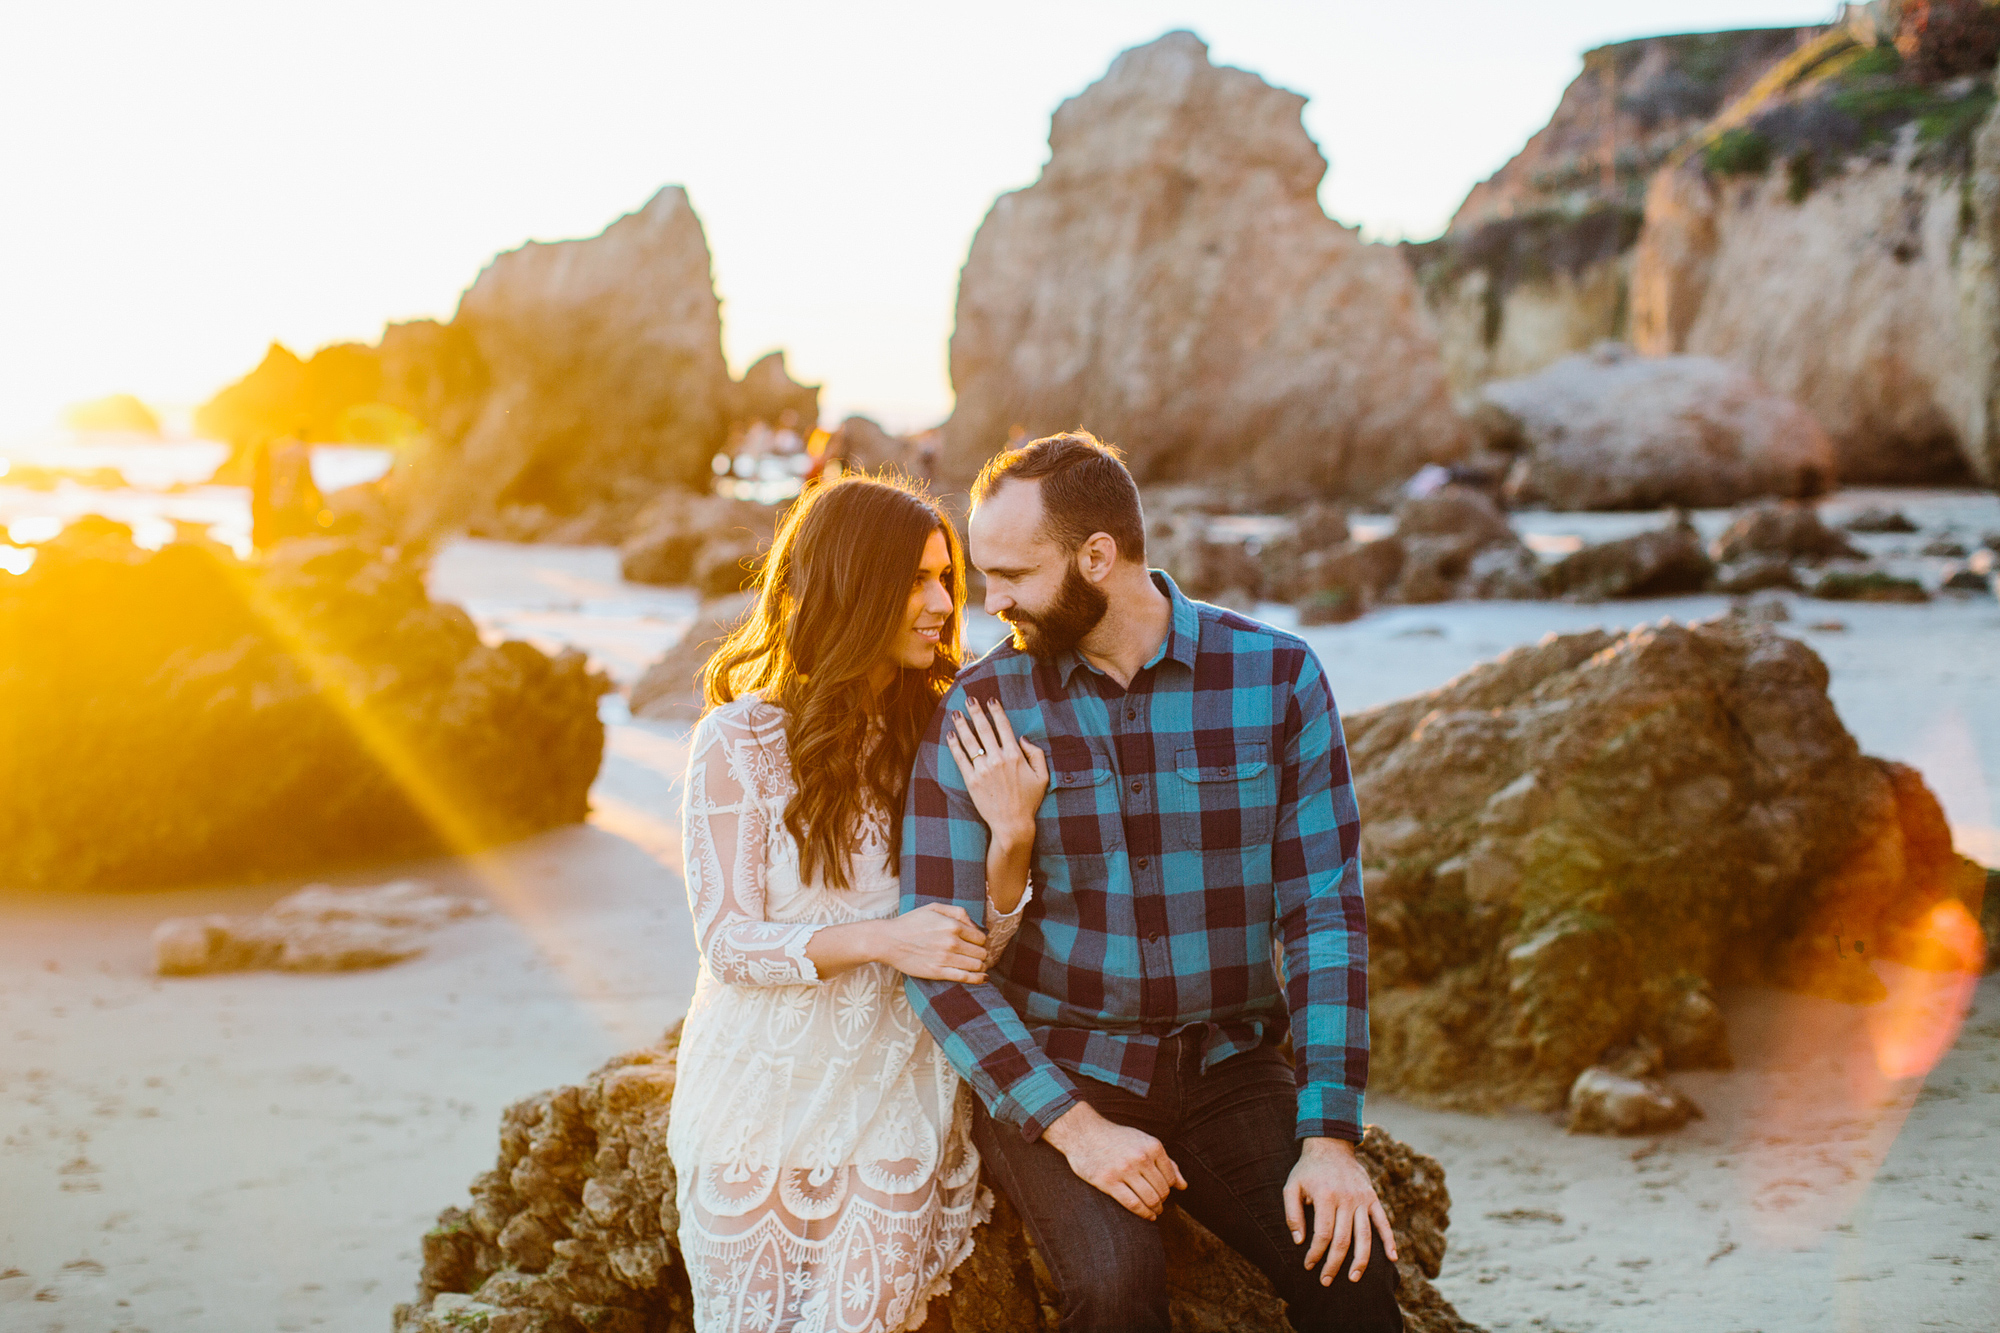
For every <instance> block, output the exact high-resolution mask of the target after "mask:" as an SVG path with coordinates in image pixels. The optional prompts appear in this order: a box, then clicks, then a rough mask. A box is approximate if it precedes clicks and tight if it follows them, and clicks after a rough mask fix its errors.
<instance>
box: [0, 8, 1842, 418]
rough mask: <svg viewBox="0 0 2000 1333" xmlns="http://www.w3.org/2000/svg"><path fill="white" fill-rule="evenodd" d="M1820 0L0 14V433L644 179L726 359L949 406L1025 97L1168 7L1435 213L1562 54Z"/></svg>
mask: <svg viewBox="0 0 2000 1333" xmlns="http://www.w3.org/2000/svg"><path fill="white" fill-rule="evenodd" d="M1834 8H1835V6H1833V5H1831V4H1825V3H1818V2H1817V0H1810V2H1807V3H1799V2H1797V0H1792V2H1789V3H1788V2H1787V0H1676V2H1674V3H1669V2H1668V0H1534V3H1531V4H1521V3H1511V4H1509V3H1495V2H1494V0H1428V2H1425V0H1405V3H1402V4H1396V5H1387V4H1382V3H1379V2H1377V3H1366V4H1364V3H1358V2H1356V0H1309V2H1298V3H1286V2H1280V0H1008V2H1007V3H1005V4H967V3H953V2H952V0H925V2H923V3H900V2H897V3H891V2H888V0H882V2H876V0H857V2H855V3H839V2H838V0H820V2H819V3H790V2H789V0H770V2H768V3H751V2H746V0H735V2H734V3H729V2H726V0H711V2H710V3H707V4H699V5H697V4H682V3H669V2H666V0H565V3H561V4H556V3H546V2H544V3H528V2H526V0H478V2H477V3H463V2H461V0H341V2H340V3H338V4H334V3H322V2H321V0H175V2H174V3H172V4H161V3H159V0H143V2H141V3H114V2H113V0H62V2H61V3H51V4H12V5H6V6H4V7H0V442H4V441H5V440H7V439H10V438H18V437H20V436H22V435H24V434H32V433H39V432H42V431H45V430H46V429H47V428H48V427H49V426H50V425H51V424H52V423H53V422H54V421H55V419H56V418H57V416H58V415H59V413H60V411H61V408H62V407H63V405H65V404H67V403H70V402H75V401H79V400H81V399H85V398H90V397H95V396H97V395H99V394H104V393H110V392H118V391H125V392H134V393H137V394H139V395H140V396H141V397H144V398H146V399H148V400H149V401H152V402H156V403H160V404H163V405H166V406H168V407H169V408H174V407H179V408H185V407H187V406H191V405H192V404H194V403H196V402H198V401H200V400H201V399H203V398H205V397H206V396H207V395H208V394H210V393H212V392H214V390H216V389H217V388H220V387H221V386H222V385H223V384H225V383H227V382H228V381H230V380H231V379H234V378H235V377H236V376H238V375H240V374H242V373H243V372H244V371H246V370H247V369H249V368H250V367H251V366H252V365H253V364H255V363H256V361H257V360H258V359H259V358H260V357H261V356H262V354H263V351H264V348H265V346H266V344H268V343H269V342H270V341H272V340H274V339H275V340H279V341H282V342H284V343H285V344H286V345H287V346H289V347H291V348H292V349H293V350H294V351H298V352H301V353H306V352H310V351H311V350H312V349H313V348H315V347H318V346H320V345H322V344H324V343H327V342H334V341H340V340H345V339H361V340H371V341H372V340H373V339H374V338H375V337H376V336H377V334H378V333H379V331H380V328H381V326H382V324H383V323H384V322H385V321H387V320H392V319H410V318H416V317H421V316H433V317H438V318H448V317H449V316H450V314H451V312H452V310H453V309H454V308H455V306H456V305H457V301H458V296H459V293H460V292H461V291H462V290H463V289H464V288H465V287H466V286H467V285H468V284H469V283H470V282H471V281H472V279H473V278H474V277H475V276H476V275H477V273H478V271H479V269H480V267H481V266H482V265H483V264H484V263H485V262H486V261H487V260H488V259H489V258H490V257H491V256H492V255H494V254H495V253H497V252H499V251H502V250H506V249H510V248H512V247H514V246H517V245H519V244H521V243H522V242H523V241H526V240H530V239H534V240H559V239H563V238H567V237H576V236H588V235H591V234H593V233H595V232H597V231H600V230H601V229H602V228H603V227H604V226H606V225H607V224H608V223H610V222H611V221H612V220H613V219H614V218H616V217H618V216H619V215H621V214H623V213H626V212H629V211H631V210H633V209H636V208H638V207H640V206H641V205H642V204H644V203H645V201H646V200H647V199H648V198H650V197H651V196H652V194H653V193H654V191H655V190H657V189H658V188H659V187H660V186H662V185H665V184H679V185H683V186H685V187H686V188H687V190H688V193H689V197H690V199H691V201H692V203H693V205H694V209H695V211H696V213H697V214H698V215H699V216H700V217H701V219H702V223H703V225H704V227H705V228H706V231H707V234H708V241H709V247H710V250H711V251H712V253H713V255H714V266H715V278H716V286H717V290H718V292H719V294H720V295H721V297H722V301H723V337H724V345H725V349H726V351H727V353H728V356H729V360H730V364H731V366H732V367H733V368H734V369H735V370H736V371H737V372H738V373H741V371H742V369H743V368H744V367H745V366H747V365H748V364H749V363H750V362H751V361H753V360H755V359H756V358H757V357H758V356H760V355H762V354H763V353H764V352H767V351H770V350H772V349H773V348H784V349H786V351H787V353H788V355H789V358H790V365H791V369H792V373H793V374H794V375H795V376H796V377H798V378H800V379H804V380H807V381H818V382H822V383H824V384H825V386H826V389H825V393H824V395H823V399H822V401H823V402H824V403H825V404H826V405H827V407H828V408H829V412H830V416H833V417H837V416H839V415H844V414H845V413H846V412H848V411H865V412H868V413H870V414H871V415H874V416H877V417H878V418H879V419H881V420H883V421H885V422H886V423H888V424H890V425H891V426H894V427H898V428H905V429H909V428H916V427H920V426H923V425H928V424H931V423H933V422H935V421H937V420H939V419H941V418H942V417H943V416H944V415H945V414H946V413H947V412H949V410H950V406H951V387H950V382H949V377H948V375H947V373H946V362H945V345H946V339H947V338H948V337H949V336H950V332H951V320H952V304H953V301H954V299H955V296H956V293H957V285H958V270H959V267H960V265H961V264H962V263H963V262H964V259H965V254H966V250H967V247H968V246H969V245H970V244H971V241H972V235H973V232H974V231H975V230H976V229H977V227H978V225H979V222H980V219H981V218H982V217H983V216H984V215H985V213H986V210H987V208H988V207H989V206H990V205H991V203H992V201H993V199H994V197H995V196H996V195H997V194H999V193H1001V192H1003V191H1006V190H1011V189H1016V188H1019V187H1021V186H1024V185H1027V184H1030V183H1031V182H1032V181H1033V180H1034V179H1035V176H1036V175H1037V173H1038V172H1039V171H1040V169H1041V166H1042V164H1043V163H1044V162H1045V161H1046V160H1047V156H1048V122H1049V116H1050V114H1051V113H1052V112H1053V111H1054V109H1055V107H1056V106H1057V104H1058V103H1060V102H1061V101H1062V100H1063V99H1064V98H1066V97H1069V96H1071V95H1073V94H1075V93H1077V92H1080V91H1081V90H1082V89H1083V88H1084V87H1085V86H1087V85H1088V84H1089V83H1091V82H1092V81H1093V80H1095V79H1096V78H1097V77H1098V76H1099V75H1101V74H1102V73H1103V71H1104V69H1105V67H1106V66H1107V65H1108V64H1109V63H1110V61H1111V60H1112V58H1113V57H1115V56H1116V55H1117V54H1118V52H1120V51H1121V50H1124V49H1126V48H1129V47H1132V46H1136V45H1140V44H1143V43H1145V42H1148V41H1151V40H1152V39H1153V38H1155V37H1158V36H1159V35H1160V34H1162V33H1164V32H1168V31H1171V30H1173V29H1176V28H1186V29H1189V30H1191V31H1193V32H1195V33H1197V34H1198V35H1200V36H1201V37H1202V38H1203V39H1204V40H1205V41H1207V42H1208V44H1209V47H1210V57H1211V59H1213V60H1214V61H1216V62H1217V63H1218V64H1229V65H1235V66H1238V67H1240V68H1244V69H1249V70H1253V71H1255V72H1257V73H1258V74H1260V75H1262V76H1263V77H1264V78H1266V79H1267V80H1269V81H1270V82H1272V83H1275V84H1278V85H1280V86H1282V87H1286V88H1290V89H1292V90H1294V91H1296V92H1299V93H1302V94H1304V95H1305V96H1306V97H1307V98H1308V99H1309V101H1308V103H1307V107H1306V111H1305V125H1306V129H1307V131H1308V132H1309V133H1310V134H1311V135H1312V137H1313V138H1314V140H1315V141H1316V142H1317V143H1318V144H1319V146H1320V148H1321V151H1322V152H1323V153H1324V154H1325V155H1326V157H1327V158H1328V159H1329V162H1330V169H1329V171H1328V173H1327V177H1326V180H1325V182H1324V183H1323V185H1322V187H1321V191H1320V198H1321V202H1322V204H1323V205H1324V206H1325V208H1326V209H1327V211H1328V212H1329V213H1330V214H1331V215H1332V216H1334V217H1336V218H1338V219H1339V220H1341V221H1342V222H1345V223H1349V224H1352V225H1358V226H1360V227H1361V228H1362V231H1363V234H1364V235H1365V236H1367V237H1369V238H1371V239H1383V240H1396V239H1401V238H1410V239H1422V238H1426V237H1430V236H1434V235H1436V234H1437V233H1438V232H1439V231H1441V230H1442V229H1443V227H1444V225H1445V223H1446V221H1447V220H1448V219H1449V218H1450V216H1451V213H1452V211H1453V209H1455V208H1456V207H1457V205H1458V203H1459V201H1460V200H1461V199H1462V198H1463V197H1464V195H1465V192H1466V191H1467V190H1468V189H1469V188H1470V187H1471V186H1472V184H1473V183H1474V182H1475V181H1477V180H1479V179H1481V178H1482V177H1484V176H1486V175H1488V174H1490V173H1491V172H1492V171H1494V170H1495V169H1496V168H1498V167H1499V166H1500V165H1501V164H1502V163H1503V162H1505V161H1506V160H1507V158H1508V157H1510V156H1511V155H1512V154H1513V153H1514V152H1515V151H1516V150H1518V149H1519V148H1520V146H1521V144H1522V143H1523V142H1524V141H1525V140H1526V139H1527V137H1528V136H1529V135H1530V134H1532V133H1534V131H1535V130H1536V129H1538V128H1540V126H1541V125H1542V124H1543V123H1544V122H1545V121H1546V120H1547V118H1548V116H1549V113H1550V112H1551V111H1552V110H1553V109H1554V108H1555V105H1556V102H1557V100H1558V99H1559V98H1560V97H1561V95H1562V90H1563V88H1564V86H1565V85H1566V84H1567V83H1568V82H1569V81H1570V79H1572V78H1573V77H1575V75H1576V73H1577V72H1578V70H1579V69H1580V68H1581V65H1580V55H1581V53H1582V52H1583V51H1584V50H1586V49H1588V48H1590V47H1593V46H1597V45H1600V44H1602V43H1604V42H1607V41H1616V40H1620V39H1623V38H1628V37H1635V36H1645V35H1649V34H1653V33H1663V32H1689V31H1703V30H1712V29H1720V28H1737V27H1757V26H1765V25H1793V24H1803V23H1815V22H1825V21H1827V20H1828V19H1829V18H1830V17H1831V16H1832V13H1833V10H1834Z"/></svg>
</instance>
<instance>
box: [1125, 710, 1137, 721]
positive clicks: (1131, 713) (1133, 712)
mask: <svg viewBox="0 0 2000 1333" xmlns="http://www.w3.org/2000/svg"><path fill="white" fill-rule="evenodd" d="M1137 716H1139V710H1138V709H1136V708H1128V709H1126V710H1125V720H1126V721H1127V722H1130V721H1131V720H1132V719H1133V718H1135V717H1137Z"/></svg>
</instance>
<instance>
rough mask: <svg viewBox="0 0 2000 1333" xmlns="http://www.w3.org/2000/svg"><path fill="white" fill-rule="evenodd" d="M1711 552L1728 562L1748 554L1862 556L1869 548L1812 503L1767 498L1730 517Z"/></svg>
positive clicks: (1810, 558) (1795, 557) (1830, 557)
mask: <svg viewBox="0 0 2000 1333" xmlns="http://www.w3.org/2000/svg"><path fill="white" fill-rule="evenodd" d="M1709 554H1711V555H1713V556H1714V557H1715V558H1716V559H1717V560H1718V561H1720V562H1722V563H1724V564H1728V563H1731V562H1734V561H1738V560H1742V559H1744V558H1745V557H1748V556H1781V557H1783V558H1785V559H1788V560H1808V561H1820V560H1843V559H1845V560H1859V559H1863V558H1865V554H1866V553H1865V552H1863V551H1862V550H1861V549H1860V548H1858V547H1856V546H1855V545H1854V543H1853V542H1850V541H1848V540H1847V538H1846V537H1845V536H1843V535H1841V532H1840V530H1839V529H1838V528H1830V527H1828V526H1827V525H1826V524H1825V523H1824V522H1823V521H1821V519H1820V516H1819V510H1817V509H1816V508H1814V507H1813V506H1812V505H1809V504H1788V503H1786V502H1784V501H1765V502H1764V503H1762V504H1756V505H1752V506H1750V508H1748V509H1746V510H1744V511H1743V512H1742V513H1740V514H1738V515H1737V516H1736V517H1735V518H1734V519H1732V520H1730V524H1729V527H1728V528H1727V529H1726V530H1725V531H1724V532H1723V534H1722V535H1721V536H1720V537H1717V538H1716V539H1715V541H1714V543H1713V544H1711V546H1710V547H1709Z"/></svg>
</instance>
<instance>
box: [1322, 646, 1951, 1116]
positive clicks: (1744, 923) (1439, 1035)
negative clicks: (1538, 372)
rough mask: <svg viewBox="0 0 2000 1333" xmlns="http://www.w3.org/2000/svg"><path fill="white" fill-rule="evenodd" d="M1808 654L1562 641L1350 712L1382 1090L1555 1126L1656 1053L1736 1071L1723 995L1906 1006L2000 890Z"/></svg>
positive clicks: (1373, 1082)
mask: <svg viewBox="0 0 2000 1333" xmlns="http://www.w3.org/2000/svg"><path fill="white" fill-rule="evenodd" d="M1826 684H1827V673H1826V668H1825V666H1824V664H1823V663H1822V662H1821V661H1820V659H1819V658H1818V657H1817V656H1816V655H1815V654H1814V653H1813V652H1812V650H1811V649H1809V648H1807V647H1806V646H1805V645H1804V644H1802V643H1799V642H1797V641H1796V640H1793V639H1791V638H1788V637H1786V636H1785V635H1783V634H1780V633H1778V632H1777V631H1775V630H1773V629H1771V628H1770V627H1768V626H1766V625H1761V624H1757V623H1753V622H1752V621H1750V620H1749V619H1748V618H1747V617H1741V616H1725V617H1722V618H1719V619H1717V620H1713V621H1709V622H1705V623H1702V624H1697V625H1679V624H1675V623H1673V622H1670V621H1667V622H1662V623H1660V624H1658V625H1655V626H1650V627H1647V628H1643V629H1638V630H1634V631H1631V632H1630V633H1626V634H1622V635H1619V634H1611V633H1607V632H1603V631H1590V632H1586V633H1580V634H1568V635H1551V636H1549V637H1548V638H1546V639H1544V640H1543V641H1542V642H1541V643H1539V644H1536V645H1533V646H1532V647H1525V648H1517V649H1515V650H1513V651H1511V652H1509V653H1506V654H1504V655H1503V656H1501V657H1499V658H1497V659H1495V660H1493V661H1490V662H1487V663H1484V664H1482V665H1480V666H1477V667H1474V668H1473V669H1472V670H1470V671H1468V672H1466V673H1465V674H1464V675H1462V676H1460V677H1459V678H1458V679H1456V680H1454V681H1452V682H1451V683H1450V684H1448V685H1446V686H1444V687H1443V688H1441V689H1437V690H1432V691H1430V692H1428V693H1426V694H1421V695H1417V696H1414V697H1412V698H1409V699H1404V700H1399V701H1397V702H1395V703H1392V704H1386V705H1383V706H1381V707H1378V708H1374V709H1369V710H1366V711H1363V712H1358V713H1354V714H1351V715H1349V716H1348V717H1346V718H1345V719H1344V722H1345V728H1346V736H1347V742H1348V755H1349V762H1350V764H1351V766H1352V768H1353V771H1354V773H1355V781H1356V788H1357V797H1358V799H1359V801H1360V804H1361V808H1362V809H1363V810H1365V811H1367V812H1368V818H1367V819H1366V820H1365V821H1364V822H1363V824H1362V831H1361V859H1362V864H1363V866H1364V869H1365V872H1366V875H1367V879H1368V925H1369V995H1370V1029H1369V1030H1370V1035H1371V1043H1372V1051H1371V1055H1370V1066H1369V1067H1370V1087H1371V1088H1372V1089H1375V1090H1377V1091H1380V1092H1383V1093H1387V1094H1391V1095H1396V1096H1403V1097H1409V1098H1413V1099H1416V1100H1420V1101H1423V1102H1426V1103H1430V1104H1435V1105H1443V1106H1456V1107H1463V1108H1471V1109H1493V1108H1499V1107H1509V1106H1516V1107H1530V1108H1536V1109H1542V1110H1555V1109H1557V1108H1559V1107H1561V1106H1562V1105H1563V1104H1564V1103H1565V1101H1566V1099H1567V1098H1568V1095H1569V1091H1570V1088H1571V1086H1572V1085H1573V1084H1574V1083H1575V1081H1576V1079H1577V1076H1578V1075H1579V1074H1581V1073H1583V1072H1584V1070H1586V1069H1588V1068H1589V1067H1591V1066H1592V1065H1594V1064H1599V1063H1602V1062H1603V1061H1604V1060H1605V1059H1606V1057H1607V1056H1608V1055H1611V1054H1613V1053H1615V1052H1617V1051H1619V1050H1620V1049H1621V1048H1624V1047H1629V1046H1631V1045H1633V1044H1634V1042H1635V1041H1636V1040H1637V1039H1640V1038H1644V1039H1647V1040H1649V1041H1651V1042H1652V1043H1654V1044H1655V1045H1656V1046H1658V1047H1659V1048H1661V1050H1662V1051H1663V1052H1665V1058H1666V1062H1667V1063H1668V1064H1669V1065H1670V1066H1675V1067H1688V1066H1693V1065H1703V1064H1715V1063H1721V1062H1723V1061H1726V1059H1727V1045H1728V1043H1727V1033H1726V1030H1725V1028H1724V1025H1723V1023H1722V1020H1721V1016H1720V1013H1719V1011H1718V1010H1716V1008H1715V1005H1714V1000H1713V996H1714V993H1715V990H1716V988H1717V987H1720V986H1723V985H1728V984H1733V983H1737V982H1743V981H1765V982H1775V983H1777V984H1781V985H1785V986H1790V987H1794V988H1798V989H1802V990H1807V991H1810V992H1813V993H1816V994H1822V995H1829V996H1833V997H1836V998H1847V999H1850V1000H1865V999H1868V998H1870V997H1875V998H1879V997H1880V996H1882V995H1883V994H1884V993H1885V992H1884V991H1883V990H1882V988H1881V983H1880V982H1879V981H1878V980H1877V979H1876V976H1875V973H1874V972H1873V971H1872V970H1871V969H1870V968H1869V967H1868V966H1867V965H1866V964H1863V963H1861V962H1860V961H1859V960H1858V959H1856V958H1855V957H1854V956H1853V951H1852V950H1851V949H1850V950H1848V951H1847V953H1846V954H1845V955H1842V954H1841V953H1839V952H1838V951H1837V949H1836V946H1835V943H1834V933H1835V927H1836V925H1837V924H1839V923H1845V924H1844V926H1843V929H1844V930H1845V932H1846V934H1847V936H1848V937H1849V938H1857V937H1858V938H1865V939H1866V940H1867V941H1868V942H1869V957H1870V958H1874V957H1883V958H1888V957H1891V956H1892V955H1893V956H1895V957H1900V958H1912V957H1915V956H1917V953H1918V952H1919V951H1920V950H1921V949H1922V948H1923V947H1924V946H1923V945H1922V943H1921V941H1922V940H1923V939H1925V938H1928V937H1927V936H1925V935H1924V934H1923V931H1922V930H1921V929H1920V928H1917V925H1916V923H1918V922H1919V921H1920V920H1921V919H1922V918H1923V917H1924V916H1925V915H1926V914H1927V913H1929V912H1930V911H1932V910H1933V909H1935V908H1937V907H1938V906H1939V905H1940V904H1941V903H1943V902H1944V901H1945V900H1946V899H1954V900H1956V901H1957V902H1959V903H1960V904H1962V905H1964V906H1965V907H1966V908H1967V909H1968V910H1970V909H1971V908H1972V907H1973V906H1974V905H1975V903H1976V891H1977V890H1976V884H1977V881H1978V879H1979V878H1980V872H1979V871H1978V870H1977V868H1976V867H1974V866H1972V864H1971V863H1970V862H1968V861H1965V860H1964V859H1963V858H1960V857H1958V856H1956V855H1955V854H1954V853H1953V851H1952V849H1951V834H1950V829H1949V827H1948V826H1947V825H1946V824H1945V822H1944V816H1943V812H1942V811H1941V809H1940V808H1939V807H1938V804H1937V802H1936V800H1935V799H1934V798H1933V797H1932V796H1931V795H1930V793H1929V792H1928V791H1927V790H1925V788H1924V786H1923V783H1922V780H1921V778H1919V777H1918V775H1917V774H1916V773H1915V771H1914V770H1912V769H1908V768H1906V767H1904V766H1902V765H1898V764H1892V763H1886V762H1883V761H1880V760H1875V759H1870V758H1868V757H1866V756H1864V755H1862V754H1861V753H1860V751H1859V749H1858V747H1857V746H1856V744H1855V742H1854V740H1853V738H1852V737H1851V736H1849V735H1848V733H1847V731H1846V729H1845V728H1844V727H1843V726H1842V725H1841V722H1840V718H1839V715H1838V714H1837V713H1836V712H1835V710H1834V707H1833V704H1832V702H1831V700H1830V699H1828V697H1827V694H1826Z"/></svg>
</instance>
